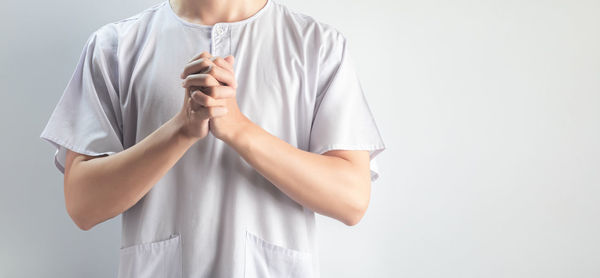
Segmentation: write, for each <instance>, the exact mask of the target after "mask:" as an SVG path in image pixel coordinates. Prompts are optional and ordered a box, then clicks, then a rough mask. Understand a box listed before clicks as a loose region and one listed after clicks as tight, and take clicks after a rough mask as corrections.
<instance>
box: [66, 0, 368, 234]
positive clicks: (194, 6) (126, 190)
mask: <svg viewBox="0 0 600 278" xmlns="http://www.w3.org/2000/svg"><path fill="white" fill-rule="evenodd" d="M264 3H265V2H264V0H261V1H243V0H229V1H216V0H205V1H202V0H196V1H193V0H171V4H172V5H173V6H174V10H175V11H178V10H186V11H190V12H188V13H187V14H189V15H190V16H192V17H197V16H202V17H201V18H202V19H203V20H202V21H200V20H197V21H196V22H197V23H201V24H214V23H215V22H227V21H239V20H242V19H244V18H247V17H248V16H250V15H252V14H254V13H255V12H256V11H257V10H259V9H260V8H262V7H263V6H264ZM242 4H243V5H242ZM261 4H262V5H261ZM238 5H239V6H238ZM175 7H177V9H175ZM198 7H203V9H199V8H198ZM211 8H212V9H213V10H212V11H213V12H211ZM193 11H198V12H197V13H194V12H193ZM208 15H210V16H208ZM190 21H191V20H190ZM233 64H234V57H233V56H231V55H230V56H227V57H225V58H222V57H211V55H210V54H209V53H208V52H202V53H200V54H199V55H197V56H195V57H193V58H192V59H191V60H190V62H189V63H188V64H187V65H186V66H185V68H184V69H182V73H181V76H180V77H181V78H182V87H183V89H182V91H183V92H184V95H183V103H182V108H181V110H180V111H179V112H178V113H177V114H176V115H175V116H173V118H171V119H170V120H169V121H167V122H166V123H164V124H163V125H162V126H160V127H159V128H158V129H156V130H155V131H154V132H152V133H151V134H150V135H148V136H147V137H146V138H144V139H143V140H141V141H140V142H138V143H137V144H135V145H134V146H131V147H129V148H127V149H126V150H124V151H121V152H119V153H116V154H113V155H110V156H107V155H104V156H89V155H85V154H80V153H76V152H73V151H71V150H67V154H66V162H65V176H64V194H65V204H66V209H67V212H68V213H69V215H70V217H71V218H72V219H73V221H74V222H75V224H76V225H77V226H78V227H79V228H80V229H82V230H89V229H91V228H92V227H94V226H95V225H97V224H99V223H102V222H104V221H106V220H108V219H111V218H113V217H115V216H117V215H119V214H121V213H122V212H124V211H126V210H127V209H129V208H130V207H132V206H133V205H134V204H135V203H137V202H138V201H139V200H140V199H141V198H142V197H143V196H144V195H145V194H146V193H148V191H150V189H151V188H152V187H153V186H154V184H156V183H157V182H158V180H160V178H162V177H163V176H164V175H165V174H166V173H167V171H168V170H169V169H171V168H172V167H173V165H175V163H176V162H177V161H178V160H179V159H180V158H181V157H182V156H183V154H184V153H185V152H186V151H187V149H189V148H190V147H191V146H192V145H193V144H194V143H195V142H197V141H198V140H202V139H204V138H205V137H206V136H207V135H208V133H209V132H210V133H212V134H213V135H214V136H215V137H216V138H218V139H220V140H222V141H223V142H225V143H226V144H228V145H229V146H231V147H232V148H233V149H235V150H236V151H237V152H238V154H239V155H240V156H241V157H242V158H243V159H244V160H245V161H246V162H248V164H250V165H251V166H252V167H253V168H254V169H256V170H257V172H259V173H260V174H261V175H263V176H264V177H265V178H266V179H268V180H269V181H270V182H271V183H273V184H274V185H275V186H276V187H277V188H279V189H280V190H281V191H282V192H283V193H285V194H286V195H287V196H289V197H290V198H291V199H293V200H294V201H296V202H298V203H299V204H301V205H303V206H305V207H307V208H309V209H311V210H313V211H315V212H317V213H320V214H322V215H326V216H329V217H332V218H335V219H337V220H339V221H341V222H343V223H344V224H346V225H349V226H351V225H356V224H357V223H358V222H359V221H360V220H361V218H362V217H363V215H364V213H365V211H366V209H367V207H368V204H369V199H370V191H371V180H370V170H369V155H368V151H366V150H331V151H328V152H326V153H323V154H315V153H311V152H307V151H304V150H300V149H298V148H296V147H294V146H292V145H290V144H288V143H287V142H285V141H283V140H281V139H279V138H277V137H276V136H274V135H272V134H270V133H268V132H267V131H265V130H264V129H262V128H261V127H260V126H258V125H256V124H255V123H253V122H252V121H250V120H249V119H248V118H247V117H246V116H245V115H244V114H243V113H242V112H241V111H240V110H239V107H238V105H237V100H236V98H235V95H236V89H237V82H236V80H235V74H234V67H233Z"/></svg>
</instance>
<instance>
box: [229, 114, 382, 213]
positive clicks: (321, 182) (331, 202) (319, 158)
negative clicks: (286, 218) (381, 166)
mask: <svg viewBox="0 0 600 278" xmlns="http://www.w3.org/2000/svg"><path fill="white" fill-rule="evenodd" d="M223 139H224V141H225V142H226V143H227V144H228V145H230V146H232V147H233V148H234V149H235V150H236V151H237V152H238V153H239V154H240V155H241V156H242V157H243V158H244V159H245V160H246V161H247V162H248V163H249V164H250V165H252V167H253V168H255V169H256V170H257V171H258V172H259V173H261V175H263V176H264V177H265V178H266V179H268V180H269V181H270V182H271V183H273V184H274V185H275V186H277V187H278V188H279V189H280V190H281V191H282V192H284V193H285V194H286V195H288V196H289V197H290V198H292V199H293V200H295V201H296V202H298V203H300V204H302V205H303V206H305V207H308V208H310V209H312V210H313V211H316V212H318V213H321V214H323V215H327V216H329V217H333V218H335V219H337V220H339V221H341V222H343V223H344V224H346V225H355V224H357V223H358V222H359V221H360V219H361V218H362V216H363V215H364V213H365V211H366V209H367V207H368V204H369V199H370V190H371V176H370V174H371V173H370V169H369V153H368V151H366V150H331V151H328V152H326V153H324V154H322V155H320V154H316V153H311V152H307V151H304V150H300V149H298V148H296V147H294V146H292V145H290V144H288V143H287V142H285V141H283V140H281V139H279V138H277V137H276V136H273V135H272V134H270V133H268V132H267V131H265V130H264V129H262V128H261V127H260V126H258V125H256V124H254V123H251V122H248V125H247V126H246V127H245V128H243V129H240V131H239V132H237V133H236V134H233V135H232V136H231V137H226V138H223Z"/></svg>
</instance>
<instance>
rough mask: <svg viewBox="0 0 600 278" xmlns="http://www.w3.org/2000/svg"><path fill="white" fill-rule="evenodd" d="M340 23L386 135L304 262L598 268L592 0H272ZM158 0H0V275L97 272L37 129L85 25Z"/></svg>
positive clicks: (108, 247) (420, 273)
mask: <svg viewBox="0 0 600 278" xmlns="http://www.w3.org/2000/svg"><path fill="white" fill-rule="evenodd" d="M280 2H281V3H283V4H286V5H287V6H288V7H290V8H292V9H295V10H297V11H300V12H303V13H306V14H309V15H311V16H313V17H315V18H316V19H318V20H320V21H322V22H326V23H329V24H332V25H333V26H334V27H336V28H338V29H339V30H340V31H342V33H344V34H345V35H346V36H347V37H348V39H349V41H350V47H351V49H352V52H353V55H354V59H355V61H356V64H357V65H358V72H359V75H360V79H361V83H362V85H363V89H364V90H365V92H366V95H367V98H368V101H369V104H370V107H371V110H372V111H373V114H374V116H375V119H376V121H377V124H378V126H379V128H380V131H381V133H382V136H383V139H384V141H385V143H386V146H387V149H386V150H385V151H384V152H383V153H381V154H380V155H379V157H378V161H379V166H380V169H381V177H380V179H379V180H378V181H377V182H375V183H374V184H373V190H372V198H371V203H370V207H369V209H368V212H367V214H366V216H365V217H364V218H363V220H362V222H360V223H359V224H358V225H357V226H354V227H347V226H345V225H343V224H341V223H340V222H337V221H335V220H332V219H328V218H325V217H319V223H318V224H319V234H318V236H319V241H320V243H321V250H320V256H321V268H322V277H411V278H412V277H444V278H454V277H456V278H459V277H460V278H465V277H523V278H533V277H539V278H542V277H543V278H550V277H577V278H586V277H600V263H599V262H600V237H599V236H598V235H600V109H599V108H600V51H599V50H600V16H598V15H600V1H584V0H579V1H567V0H561V1H506V0H504V1H500V0H498V1H465V0H457V1H432V0H418V1H400V0H398V1H391V0H390V1H357V0H355V1H335V0H318V1H317V0H293V1H292V0H285V1H284V0H280ZM155 3H158V1H156V0H154V1H145V0H144V1H142V0H136V1H131V0H130V1H122V0H120V1H117V0H108V1H86V0H84V1H74V0H55V1H4V2H3V3H2V9H0V31H1V33H0V34H1V43H0V62H1V68H0V85H1V89H0V90H1V92H2V109H0V113H2V115H1V117H0V124H1V126H2V136H0V140H1V143H2V144H1V146H2V156H1V157H0V163H1V164H0V166H1V168H0V169H2V170H1V171H2V175H0V186H1V191H0V225H1V226H0V231H1V235H2V236H1V237H0V277H115V276H116V271H117V265H118V248H119V244H120V233H121V229H120V228H121V218H120V217H116V218H113V219H111V220H109V221H107V222H104V223H102V224H99V225H97V226H96V227H94V228H93V229H92V230H90V231H81V230H79V229H78V228H77V227H76V226H75V224H74V223H73V222H72V221H71V219H70V218H69V216H68V215H67V213H66V210H65V206H64V195H63V187H62V182H63V179H62V178H63V176H62V174H60V172H58V170H57V169H56V168H55V166H54V164H53V160H52V159H53V154H54V149H52V147H51V146H50V144H48V143H46V142H44V141H42V140H41V139H39V134H40V133H41V131H42V128H43V127H44V125H45V124H46V122H47V120H48V116H49V115H50V113H51V112H52V110H53V109H54V107H55V105H56V103H57V102H58V99H59V97H60V96H61V95H62V92H63V90H64V88H65V86H66V82H67V81H68V79H69V78H70V76H71V74H72V72H73V70H74V67H75V64H76V62H77V59H78V58H79V54H80V52H81V49H82V47H83V45H84V43H85V40H86V38H87V37H88V36H89V34H90V33H91V32H93V31H94V30H96V29H97V28H98V27H100V26H101V25H103V24H106V23H108V22H112V21H116V20H119V19H122V18H125V17H128V16H130V15H133V14H135V13H137V12H139V11H141V10H143V9H145V8H147V7H149V6H150V5H152V4H155Z"/></svg>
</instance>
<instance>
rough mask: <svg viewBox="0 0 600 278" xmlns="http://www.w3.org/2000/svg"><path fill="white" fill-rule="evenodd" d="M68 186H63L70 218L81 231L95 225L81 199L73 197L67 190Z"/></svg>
mask: <svg viewBox="0 0 600 278" xmlns="http://www.w3.org/2000/svg"><path fill="white" fill-rule="evenodd" d="M68 188H69V187H68V186H65V207H66V210H67V214H69V217H71V220H73V222H74V223H75V225H77V227H78V228H79V229H81V230H83V231H88V230H90V229H91V228H92V227H94V226H95V225H96V223H94V221H93V219H92V218H91V215H90V213H89V212H88V211H89V210H87V209H86V208H85V206H84V205H83V204H81V200H76V199H74V196H73V193H72V192H71V191H70V190H68Z"/></svg>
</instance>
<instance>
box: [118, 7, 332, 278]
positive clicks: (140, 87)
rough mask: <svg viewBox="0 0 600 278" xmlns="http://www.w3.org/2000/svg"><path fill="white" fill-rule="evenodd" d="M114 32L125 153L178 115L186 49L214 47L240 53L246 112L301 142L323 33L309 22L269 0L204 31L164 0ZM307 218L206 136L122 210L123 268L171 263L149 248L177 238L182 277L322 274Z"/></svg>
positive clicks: (241, 100) (238, 71)
mask: <svg viewBox="0 0 600 278" xmlns="http://www.w3.org/2000/svg"><path fill="white" fill-rule="evenodd" d="M113 27H114V28H115V30H117V31H116V33H117V34H118V36H119V37H118V54H117V60H118V75H119V100H120V104H121V119H120V120H121V125H122V129H123V143H124V147H125V148H128V147H131V146H133V145H134V144H136V143H137V142H139V141H141V140H143V139H144V138H145V137H146V136H148V135H149V134H150V133H152V132H153V131H155V130H156V129H158V128H159V127H160V126H161V125H162V124H164V123H165V122H166V121H168V120H169V119H171V118H172V117H173V116H174V115H175V114H176V113H177V112H179V110H181V106H182V104H183V98H184V88H182V87H181V81H182V80H181V78H180V76H179V75H180V73H181V72H182V71H183V68H184V66H185V65H186V64H187V63H188V62H189V60H190V59H191V58H192V57H193V56H195V55H197V54H199V53H201V52H202V51H209V52H210V53H211V54H212V55H213V56H221V57H225V56H227V55H229V54H232V55H234V56H235V65H234V70H235V77H236V80H237V82H238V88H237V91H236V93H237V96H236V97H237V101H238V105H239V108H240V111H241V112H242V113H244V115H246V116H247V117H248V118H249V119H250V120H251V121H252V122H254V123H255V124H257V125H259V126H260V127H262V128H263V129H265V130H266V131H267V132H269V133H271V134H273V135H275V136H277V137H278V138H280V139H282V140H284V141H286V142H288V143H289V144H291V145H292V146H295V147H298V148H299V149H303V150H307V149H308V143H309V142H308V139H309V135H310V128H311V120H312V118H313V112H314V104H315V92H316V86H317V80H316V79H317V77H316V74H317V72H318V62H317V61H318V54H319V47H318V45H319V44H320V43H321V42H320V41H319V39H315V38H319V37H321V36H323V34H321V32H329V31H330V30H325V29H323V26H322V25H320V24H318V23H316V22H313V21H312V19H311V18H308V17H304V16H302V15H300V14H295V13H293V12H290V11H289V10H287V8H285V7H284V6H282V5H280V4H278V3H276V2H273V0H270V2H268V3H267V6H265V7H264V8H263V9H262V10H261V11H259V13H257V14H255V15H254V16H252V17H251V18H249V19H247V20H244V21H241V22H237V23H218V24H216V25H214V26H212V27H210V26H201V25H198V24H191V23H187V22H185V21H183V20H182V19H180V18H179V17H177V16H176V14H175V13H174V12H173V10H172V9H171V7H170V6H169V4H168V2H167V1H164V2H162V3H161V4H158V5H155V6H153V7H151V8H149V9H147V10H146V11H144V12H142V13H140V14H138V15H136V16H134V17H131V18H128V19H125V20H122V21H119V22H116V23H115V25H113ZM311 36H313V37H312V38H311ZM314 217H315V216H314V213H313V212H312V211H310V210H308V209H305V208H304V207H302V206H301V205H300V204H298V203H296V202H295V201H293V200H292V199H290V198H289V197H288V196H287V195H285V194H284V193H282V192H281V191H280V190H279V189H278V188H277V187H275V186H274V185H273V184H272V183H271V182H269V181H268V180H267V179H265V178H264V177H263V176H262V175H261V174H259V173H258V172H257V171H256V170H254V169H253V168H252V167H251V166H250V165H249V164H248V163H247V162H246V161H245V160H243V159H242V158H241V157H240V156H239V155H238V154H237V153H236V152H235V151H234V150H233V149H232V148H231V147H229V146H228V145H226V144H225V143H224V142H223V141H221V140H219V139H216V138H215V137H214V136H212V134H209V135H208V136H207V137H205V138H203V139H201V140H199V141H198V142H196V143H195V144H194V145H193V146H192V147H191V148H190V149H188V150H187V152H186V153H185V154H184V155H183V156H182V157H181V159H180V160H179V161H178V162H177V163H176V164H175V165H174V167H173V168H171V169H170V170H169V171H168V172H167V174H166V175H165V176H164V177H162V178H161V179H160V180H159V181H158V182H157V183H156V185H154V187H153V188H152V189H151V190H150V191H149V192H148V193H147V194H146V195H145V196H144V197H143V198H142V199H141V200H140V201H139V202H138V203H136V204H135V205H134V206H133V207H131V208H130V209H128V210H127V211H125V212H124V213H123V216H122V220H123V231H122V243H121V247H122V249H121V261H120V275H122V276H124V275H126V274H127V273H129V274H131V271H138V270H139V269H137V270H136V269H132V268H128V265H132V264H136V265H138V266H139V265H144V263H150V262H149V261H154V262H155V263H154V264H165V263H170V264H173V260H175V259H170V261H168V262H165V261H160V260H161V259H157V258H155V257H152V256H151V252H163V253H164V254H162V255H160V254H158V255H157V254H155V255H157V256H159V257H161V256H163V257H168V256H169V255H168V254H170V253H169V252H172V251H165V250H161V249H160V248H163V249H168V248H175V247H174V246H175V245H174V244H177V245H178V246H180V247H178V248H181V257H180V258H179V260H180V262H178V261H175V262H174V264H175V266H174V267H175V268H177V267H178V266H177V265H178V264H181V269H182V275H183V277H254V276H253V275H255V276H263V275H262V274H260V271H267V272H270V273H271V274H270V275H274V274H277V273H286V272H289V273H292V274H290V275H291V276H290V277H318V259H317V249H316V242H315V227H314ZM175 238H176V239H177V240H176V241H175V240H174V239H175ZM169 244H171V245H172V246H171V247H168V245H169ZM174 250H175V251H173V252H179V251H177V250H176V249H174ZM149 252H150V253H149ZM151 257H152V258H151ZM175 257H177V256H175ZM156 260H159V261H156ZM164 260H166V259H164ZM134 262H137V263H134ZM264 262H271V263H272V265H270V266H266V268H265V266H264V265H262V264H264ZM277 262H280V263H277ZM278 265H279V266H278ZM156 267H159V266H156ZM165 269H169V268H168V267H163V271H166V270H165ZM146 271H154V272H156V271H159V270H146ZM257 271H258V272H257ZM126 272H127V273H126ZM293 273H296V274H293ZM310 273H312V276H311V274H310ZM169 277H171V276H169Z"/></svg>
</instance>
